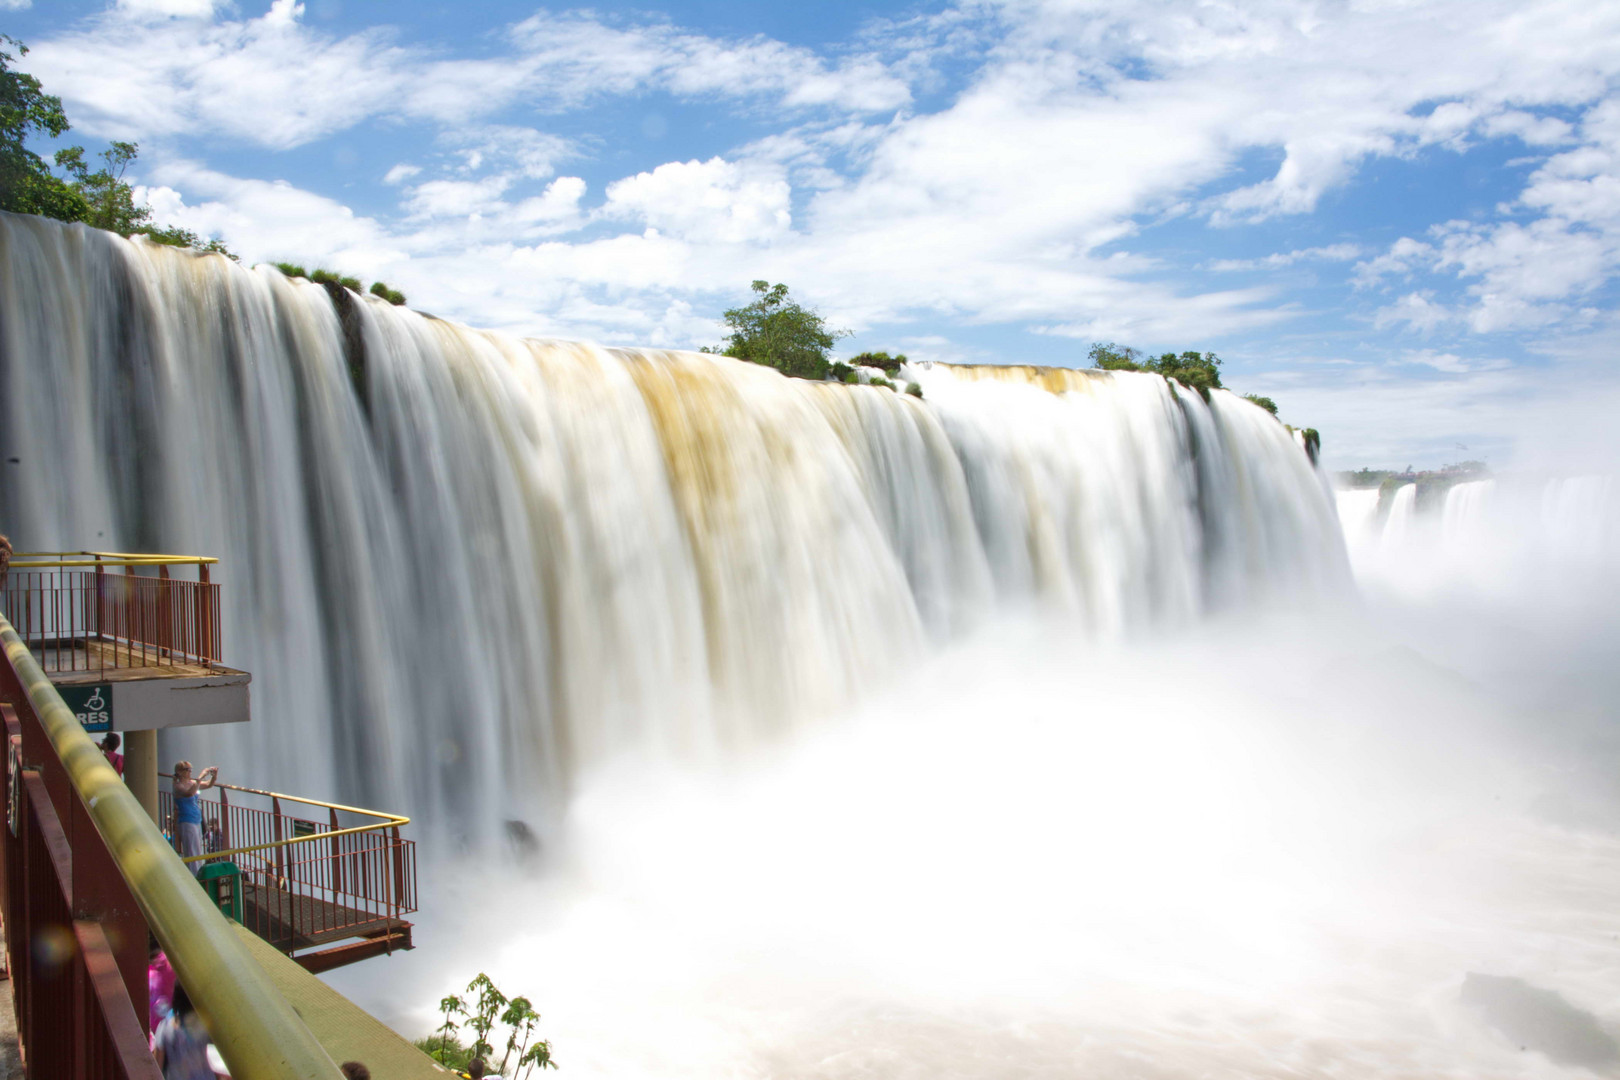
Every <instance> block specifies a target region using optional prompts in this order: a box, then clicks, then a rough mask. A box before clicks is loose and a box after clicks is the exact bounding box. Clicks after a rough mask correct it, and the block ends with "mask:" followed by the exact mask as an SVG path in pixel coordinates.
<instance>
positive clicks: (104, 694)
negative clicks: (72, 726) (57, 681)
mask: <svg viewBox="0 0 1620 1080" xmlns="http://www.w3.org/2000/svg"><path fill="white" fill-rule="evenodd" d="M56 690H57V693H59V694H61V695H62V701H63V702H64V703H65V704H66V705H67V707H68V708H69V709H72V710H73V715H74V716H76V717H77V718H78V720H79V724H80V726H82V727H83V728H84V730H86V731H111V730H112V727H113V704H112V697H113V693H112V687H110V686H58V687H57V688H56Z"/></svg>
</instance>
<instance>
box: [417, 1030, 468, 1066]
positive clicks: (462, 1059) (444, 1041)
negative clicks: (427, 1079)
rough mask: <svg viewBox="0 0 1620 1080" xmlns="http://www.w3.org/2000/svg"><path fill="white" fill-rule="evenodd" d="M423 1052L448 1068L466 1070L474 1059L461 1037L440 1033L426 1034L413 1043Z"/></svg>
mask: <svg viewBox="0 0 1620 1080" xmlns="http://www.w3.org/2000/svg"><path fill="white" fill-rule="evenodd" d="M412 1045H414V1046H415V1047H416V1048H417V1049H418V1050H420V1051H422V1053H424V1054H426V1055H427V1056H428V1057H430V1058H432V1059H433V1060H434V1061H437V1062H438V1063H439V1064H440V1065H443V1066H444V1067H445V1068H447V1069H455V1070H456V1071H458V1072H465V1071H466V1069H467V1063H468V1062H469V1061H471V1060H472V1057H473V1056H472V1051H471V1050H469V1049H468V1048H467V1047H466V1046H465V1045H464V1044H463V1043H462V1041H461V1040H460V1039H457V1038H453V1037H452V1038H447V1037H444V1036H440V1035H424V1036H422V1038H420V1039H417V1040H415V1041H414V1043H413V1044H412Z"/></svg>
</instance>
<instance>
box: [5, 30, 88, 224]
mask: <svg viewBox="0 0 1620 1080" xmlns="http://www.w3.org/2000/svg"><path fill="white" fill-rule="evenodd" d="M0 44H4V45H11V46H14V47H15V48H16V50H17V55H18V56H27V55H28V47H27V46H25V45H24V44H23V43H22V42H20V41H18V40H17V39H16V38H13V37H8V36H6V35H4V34H0ZM16 59H17V57H16V56H13V55H12V54H11V53H9V52H6V51H5V50H4V48H0V210H10V211H11V212H13V213H17V214H43V215H44V216H46V217H53V218H57V219H58V220H61V221H82V220H84V215H85V214H86V213H87V212H88V210H89V207H88V205H87V204H86V203H85V201H84V197H83V196H82V195H80V194H79V193H78V192H77V191H75V190H74V189H73V187H72V186H70V185H69V184H67V183H66V182H64V181H63V180H62V179H61V178H60V177H58V176H57V175H56V174H55V173H53V172H51V169H50V166H49V165H47V164H46V163H45V160H44V159H43V158H41V157H40V156H39V155H38V154H36V153H34V152H33V151H31V150H29V149H28V146H27V143H28V139H29V138H30V137H31V136H34V135H47V136H49V137H51V138H53V139H54V138H58V137H59V136H61V135H62V134H63V133H64V132H66V131H67V130H68V128H69V127H70V126H71V125H70V124H69V123H68V118H67V114H66V113H65V112H63V111H62V99H61V98H59V97H56V96H55V95H53V94H47V93H45V91H44V89H43V88H41V86H40V85H39V80H38V79H36V78H34V76H32V75H28V74H25V73H23V72H20V71H15V70H13V69H12V67H11V65H12V64H13V63H14V62H15V61H16Z"/></svg>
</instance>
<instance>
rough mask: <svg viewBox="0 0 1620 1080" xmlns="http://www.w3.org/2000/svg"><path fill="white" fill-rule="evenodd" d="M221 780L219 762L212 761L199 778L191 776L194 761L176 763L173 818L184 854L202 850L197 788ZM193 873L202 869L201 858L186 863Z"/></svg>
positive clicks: (182, 853) (199, 802)
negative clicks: (214, 763)
mask: <svg viewBox="0 0 1620 1080" xmlns="http://www.w3.org/2000/svg"><path fill="white" fill-rule="evenodd" d="M218 780H219V766H218V765H210V766H208V768H206V769H204V770H203V771H202V773H201V775H199V776H198V777H197V778H196V779H193V778H192V776H191V762H189V761H177V762H175V763H174V821H175V826H176V827H175V832H176V833H177V834H178V836H179V839H180V854H181V855H201V854H203V838H202V800H201V799H199V798H197V792H199V791H206V790H207V789H208V788H211V787H213V786H214V784H215V783H217V782H218ZM186 865H187V866H189V867H190V868H191V873H192V876H193V877H195V876H196V875H198V874H200V873H202V868H203V863H202V860H201V859H198V860H197V861H196V862H192V863H187V864H186Z"/></svg>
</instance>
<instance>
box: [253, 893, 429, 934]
mask: <svg viewBox="0 0 1620 1080" xmlns="http://www.w3.org/2000/svg"><path fill="white" fill-rule="evenodd" d="M242 921H243V922H244V923H245V924H246V925H248V926H251V927H253V928H255V929H256V930H258V931H260V932H261V933H262V934H263V936H264V938H265V940H267V941H269V942H270V943H271V944H272V945H274V946H276V947H277V948H280V949H290V950H295V951H296V950H299V949H308V948H313V947H314V946H316V945H330V944H331V943H332V942H334V941H345V940H347V939H349V938H355V937H369V936H370V935H372V934H377V933H384V932H387V931H390V930H403V929H404V928H406V927H408V926H410V925H411V924H410V923H408V922H406V921H405V920H404V919H390V918H386V917H382V918H379V917H377V916H374V915H372V914H371V913H370V912H365V911H359V910H356V909H355V908H351V907H345V906H344V905H342V904H334V903H332V902H331V901H329V900H319V899H316V898H315V897H313V896H304V895H302V894H299V893H293V892H289V891H287V890H284V889H276V888H271V887H267V886H264V885H259V884H256V883H253V882H246V881H245V882H243V884H242ZM316 927H330V928H331V929H312V928H316Z"/></svg>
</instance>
